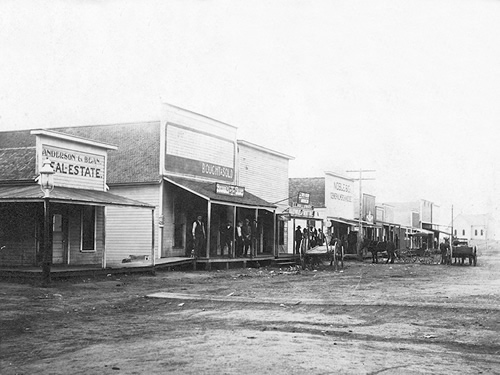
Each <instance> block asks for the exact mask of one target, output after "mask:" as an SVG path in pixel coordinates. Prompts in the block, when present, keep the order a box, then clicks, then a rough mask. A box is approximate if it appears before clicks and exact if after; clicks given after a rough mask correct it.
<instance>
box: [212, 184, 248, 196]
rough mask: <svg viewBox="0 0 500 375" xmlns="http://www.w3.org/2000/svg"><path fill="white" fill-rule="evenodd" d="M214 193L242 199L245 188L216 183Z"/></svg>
mask: <svg viewBox="0 0 500 375" xmlns="http://www.w3.org/2000/svg"><path fill="white" fill-rule="evenodd" d="M215 193H217V194H222V195H230V196H232V197H243V196H244V195H245V188H244V187H243V186H236V185H226V184H220V183H216V184H215Z"/></svg>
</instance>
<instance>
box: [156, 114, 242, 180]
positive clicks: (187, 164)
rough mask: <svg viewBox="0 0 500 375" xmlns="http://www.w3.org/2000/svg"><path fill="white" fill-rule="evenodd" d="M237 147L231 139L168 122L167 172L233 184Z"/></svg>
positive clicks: (166, 140)
mask: <svg viewBox="0 0 500 375" xmlns="http://www.w3.org/2000/svg"><path fill="white" fill-rule="evenodd" d="M235 147H236V146H235V143H234V142H233V141H231V140H229V139H226V138H223V137H220V136H216V135H213V134H209V133H205V132H201V131H198V130H195V129H190V128H188V127H186V126H182V125H177V124H171V123H168V124H167V125H166V139H165V171H167V172H174V173H177V174H182V175H194V176H199V177H204V178H210V179H214V180H222V181H226V182H233V181H234V169H235V154H236V148H235Z"/></svg>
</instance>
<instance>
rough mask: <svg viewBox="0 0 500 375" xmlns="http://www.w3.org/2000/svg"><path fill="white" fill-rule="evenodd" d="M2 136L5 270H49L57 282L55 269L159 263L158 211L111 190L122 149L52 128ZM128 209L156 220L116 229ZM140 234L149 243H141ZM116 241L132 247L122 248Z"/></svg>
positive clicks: (0, 222) (0, 214)
mask: <svg viewBox="0 0 500 375" xmlns="http://www.w3.org/2000/svg"><path fill="white" fill-rule="evenodd" d="M1 138H2V141H1V142H0V247H1V248H2V250H1V251H0V265H1V266H2V267H3V268H5V267H40V266H42V268H43V269H44V272H48V273H49V276H50V269H51V267H68V266H86V267H96V268H106V267H113V266H118V267H121V263H122V261H123V259H124V258H125V257H129V256H130V255H133V256H134V257H138V258H142V260H143V263H144V264H147V265H150V264H152V262H153V259H152V249H153V243H154V235H153V232H152V231H153V229H154V227H153V226H152V217H153V214H154V207H153V206H151V205H148V204H146V203H143V202H139V201H136V200H132V199H129V198H125V197H122V196H119V195H115V194H110V193H108V192H107V191H106V176H107V151H108V150H113V149H116V147H115V146H113V145H110V144H105V143H100V142H96V141H92V140H88V139H82V138H77V137H72V136H69V135H66V134H62V133H58V132H54V131H47V130H35V131H31V132H29V131H24V132H5V133H2V135H1ZM122 208H126V209H132V210H134V212H135V213H136V216H135V218H136V219H137V218H141V217H144V218H148V221H147V222H144V221H141V222H140V223H137V222H136V221H133V222H128V221H127V220H126V219H125V220H122V221H121V224H119V225H117V226H109V217H110V216H113V215H120V212H121V209H122ZM127 233H128V235H126V234H127ZM133 233H135V235H137V234H140V235H142V236H144V237H145V238H146V241H144V242H141V241H133V239H134V238H135V236H134V235H133ZM115 235H116V236H119V237H120V238H121V239H122V241H127V240H128V241H129V242H128V246H119V247H117V245H118V244H116V242H113V241H110V239H111V240H112V239H113V236H115ZM108 241H109V242H108ZM111 243H113V244H111Z"/></svg>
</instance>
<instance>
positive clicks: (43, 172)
mask: <svg viewBox="0 0 500 375" xmlns="http://www.w3.org/2000/svg"><path fill="white" fill-rule="evenodd" d="M38 182H39V183H40V189H41V190H42V192H43V261H42V276H43V284H44V285H45V286H48V285H49V284H50V282H51V280H50V266H51V265H52V241H51V232H50V226H51V224H52V223H51V220H50V206H49V198H50V192H51V191H52V190H53V189H54V170H53V169H52V166H51V161H50V159H49V158H46V159H45V160H44V161H43V165H42V168H40V176H39V178H38Z"/></svg>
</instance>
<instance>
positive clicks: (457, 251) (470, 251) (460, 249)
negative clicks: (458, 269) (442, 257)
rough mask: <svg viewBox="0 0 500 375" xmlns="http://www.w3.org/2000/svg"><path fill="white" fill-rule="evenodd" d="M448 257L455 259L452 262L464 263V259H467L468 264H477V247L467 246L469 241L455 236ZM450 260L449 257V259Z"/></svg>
mask: <svg viewBox="0 0 500 375" xmlns="http://www.w3.org/2000/svg"><path fill="white" fill-rule="evenodd" d="M450 257H451V258H453V259H454V260H455V262H454V263H457V260H458V263H461V264H464V263H465V259H466V258H468V259H469V265H472V264H473V265H474V266H475V265H476V264H477V249H476V246H469V242H468V241H467V240H466V239H463V238H457V239H454V240H453V243H452V246H451V254H450ZM450 261H451V259H450Z"/></svg>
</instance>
